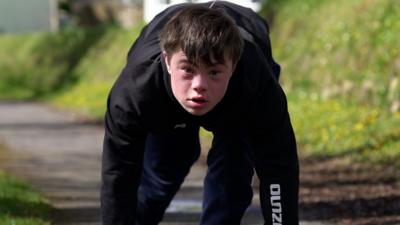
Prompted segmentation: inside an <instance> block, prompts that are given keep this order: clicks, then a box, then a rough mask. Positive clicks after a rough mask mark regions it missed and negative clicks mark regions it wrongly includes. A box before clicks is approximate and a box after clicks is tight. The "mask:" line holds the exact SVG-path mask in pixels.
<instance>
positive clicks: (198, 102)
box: [189, 97, 208, 106]
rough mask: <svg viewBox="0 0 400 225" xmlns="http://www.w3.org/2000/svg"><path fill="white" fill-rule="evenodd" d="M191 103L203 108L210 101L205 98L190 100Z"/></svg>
mask: <svg viewBox="0 0 400 225" xmlns="http://www.w3.org/2000/svg"><path fill="white" fill-rule="evenodd" d="M189 101H190V102H192V103H193V104H194V106H203V105H205V104H206V103H207V102H208V100H207V99H206V98H204V97H194V98H190V99H189Z"/></svg>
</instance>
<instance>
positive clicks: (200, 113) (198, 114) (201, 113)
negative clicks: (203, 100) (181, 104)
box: [186, 109, 210, 116]
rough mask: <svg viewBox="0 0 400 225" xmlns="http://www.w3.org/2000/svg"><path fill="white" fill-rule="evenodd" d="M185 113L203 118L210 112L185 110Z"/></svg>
mask: <svg viewBox="0 0 400 225" xmlns="http://www.w3.org/2000/svg"><path fill="white" fill-rule="evenodd" d="M186 111H187V112H188V113H190V114H192V115H193V116H204V115H205V114H207V113H208V112H209V111H210V110H193V109H186Z"/></svg>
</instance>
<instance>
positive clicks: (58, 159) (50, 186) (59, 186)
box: [0, 102, 400, 225]
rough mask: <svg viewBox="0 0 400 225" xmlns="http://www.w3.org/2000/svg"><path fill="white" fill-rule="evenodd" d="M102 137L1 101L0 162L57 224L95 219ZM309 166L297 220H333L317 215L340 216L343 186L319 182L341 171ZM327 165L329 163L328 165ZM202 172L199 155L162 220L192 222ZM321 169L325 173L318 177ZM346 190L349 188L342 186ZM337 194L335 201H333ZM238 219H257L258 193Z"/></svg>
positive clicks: (70, 117)
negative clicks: (41, 200) (40, 198)
mask: <svg viewBox="0 0 400 225" xmlns="http://www.w3.org/2000/svg"><path fill="white" fill-rule="evenodd" d="M102 136H103V129H102V126H100V125H98V124H97V125H96V124H93V123H90V122H85V121H84V120H82V119H81V118H79V117H77V116H76V115H74V114H67V113H63V112H60V111H56V110H54V109H52V108H49V107H48V106H45V105H42V104H38V103H27V102H19V103H15V102H3V103H1V102H0V144H1V146H3V147H1V146H0V167H1V168H2V169H6V170H8V171H10V172H12V173H13V174H15V175H17V176H19V177H21V178H23V179H26V180H28V181H29V182H31V183H32V184H33V186H34V188H36V189H37V190H39V191H41V192H43V193H44V194H45V196H47V197H48V198H49V199H50V202H51V204H52V205H53V206H54V207H55V209H56V210H55V213H54V219H55V224H56V225H98V224H99V223H100V222H99V217H100V216H99V182H100V176H99V175H100V172H99V171H100V159H101V143H102ZM310 165H312V163H310V164H307V165H306V166H305V170H304V171H305V172H304V173H303V174H302V177H303V183H304V186H305V188H302V189H301V196H302V199H303V200H302V205H301V217H302V219H303V220H307V221H303V222H302V223H301V224H302V225H327V224H333V223H328V222H318V220H328V219H334V218H335V217H337V215H339V214H337V211H338V213H341V214H343V212H347V211H346V210H348V209H350V208H351V207H352V205H351V204H345V205H341V202H345V201H344V200H346V197H343V196H345V195H344V194H343V193H342V192H343V190H342V189H338V190H339V193H342V194H338V193H336V192H335V193H336V195H335V194H332V192H330V191H329V190H330V189H329V187H324V183H320V182H327V183H328V185H331V186H332V183H333V187H334V188H340V185H341V184H340V183H335V179H336V178H335V177H334V176H332V174H334V173H335V174H340V171H336V172H335V169H336V166H335V162H322V164H319V167H318V166H317V167H315V166H314V167H313V166H310ZM329 166H331V167H332V168H331V170H329ZM326 168H328V169H326ZM325 170H329V171H325ZM204 172H205V167H204V165H203V164H202V161H201V160H200V161H199V162H198V163H197V164H196V165H195V166H194V167H193V168H192V171H191V172H190V174H189V177H188V178H187V180H186V181H185V183H184V185H183V187H182V189H181V191H180V192H179V193H178V195H177V196H176V198H175V200H174V201H173V203H172V204H171V206H170V207H169V208H168V211H167V214H166V216H165V221H164V223H163V225H179V224H180V225H183V224H186V225H194V224H196V221H198V218H199V212H200V207H201V205H200V204H201V203H200V202H201V200H200V199H201V192H202V179H203V177H204ZM328 172H329V173H328ZM330 172H332V174H331V173H330ZM344 173H348V171H347V172H346V171H345V172H344ZM324 174H326V175H329V174H330V175H329V176H327V177H322V178H321V177H318V176H321V175H322V176H323V175H324ZM342 178H343V177H342ZM396 179H397V178H396ZM396 179H395V180H394V181H393V180H390V179H389V180H387V183H388V185H386V186H380V187H381V189H376V190H375V189H373V190H371V192H374V193H381V194H380V195H379V194H378V195H379V196H380V197H382V193H386V192H385V190H389V189H390V190H391V193H396V194H398V195H396V196H397V197H395V198H393V199H392V201H396V202H397V200H399V199H400V198H399V196H400V193H397V192H396V190H395V189H396V186H395V185H394V184H393V182H394V183H396V181H397V180H396ZM377 182H379V180H378V181H377ZM385 188H386V189H385ZM349 190H350V191H351V189H348V190H347V191H349ZM352 191H353V192H355V191H354V190H352ZM353 197H354V198H355V196H353ZM383 197H384V196H383ZM337 199H339V200H340V201H335V200H337ZM342 200H343V201H342ZM362 203H363V202H361V203H360V204H362ZM389 203H390V202H389ZM392 203H393V202H392ZM377 204H378V203H377ZM378 206H379V205H378ZM346 207H350V208H346ZM397 209H400V206H398V204H397V205H396V204H395V207H394V208H392V209H391V210H397ZM350 210H351V209H350ZM384 212H386V211H384ZM335 213H336V214H335ZM351 215H352V214H351V213H350V216H349V215H345V216H344V217H343V218H344V220H342V222H343V221H352V220H346V218H348V217H351ZM384 215H385V217H384V218H389V219H388V220H389V222H390V221H392V222H393V221H394V222H393V223H386V224H400V219H399V220H397V218H398V217H397V216H396V215H397V214H396V213H393V212H392V211H390V213H387V212H386V214H384ZM367 216H368V214H367ZM367 216H364V217H367ZM339 218H342V217H339ZM391 218H392V220H390V219H391ZM393 218H394V219H393ZM336 219H337V218H336ZM313 221H314V222H313ZM396 221H397V222H399V223H397V222H396ZM342 222H341V223H342ZM243 224H245V225H250V224H261V217H260V213H259V210H258V205H257V196H256V198H255V201H254V204H253V205H252V206H251V207H250V209H249V211H248V213H247V214H246V217H245V219H244V222H243ZM339 224H340V223H339ZM349 224H351V223H349ZM359 224H369V223H359ZM371 224H379V223H371Z"/></svg>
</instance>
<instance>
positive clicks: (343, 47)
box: [264, 0, 400, 169]
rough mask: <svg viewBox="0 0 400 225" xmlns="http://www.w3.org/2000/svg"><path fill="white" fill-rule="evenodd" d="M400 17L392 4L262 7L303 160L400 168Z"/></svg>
mask: <svg viewBox="0 0 400 225" xmlns="http://www.w3.org/2000/svg"><path fill="white" fill-rule="evenodd" d="M354 12H357V13H354ZM399 13H400V5H399V4H397V1H395V0H388V1H379V0H360V1H345V0H338V1H334V2H333V1H325V0H308V1H296V0H282V1H269V2H268V3H267V4H266V5H265V7H264V15H265V16H266V17H267V18H269V20H270V21H272V22H273V24H272V29H271V42H272V47H273V53H274V56H275V58H276V60H277V61H278V62H279V63H280V64H281V66H282V76H281V78H282V80H281V82H282V85H283V87H284V89H285V90H286V93H287V94H288V99H289V108H290V111H291V116H292V120H293V126H294V129H295V132H296V135H297V140H298V143H299V147H300V148H299V149H300V155H301V156H302V157H346V158H349V157H350V159H351V160H355V161H361V162H365V163H379V164H385V165H390V166H392V165H395V166H396V167H397V168H399V169H400V128H399V127H400V114H399V113H400V82H399V81H400V80H399V74H400V57H399V55H400V52H399V49H400V39H399V38H397V37H398V36H400V21H399V20H398V14H399Z"/></svg>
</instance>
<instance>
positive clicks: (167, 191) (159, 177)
mask: <svg viewBox="0 0 400 225" xmlns="http://www.w3.org/2000/svg"><path fill="white" fill-rule="evenodd" d="M198 131H199V128H198V127H194V128H191V127H188V128H185V129H180V130H178V131H176V132H175V133H173V134H168V135H159V134H149V135H148V137H147V140H146V149H145V153H144V164H143V174H142V180H141V184H140V186H139V191H138V208H137V225H156V224H158V223H159V222H160V221H161V220H162V217H163V215H164V212H165V210H166V208H167V207H168V205H169V203H170V202H171V200H172V198H173V197H174V195H175V194H176V192H177V191H178V190H179V188H180V186H181V184H182V183H183V180H184V178H185V176H186V175H187V174H188V173H189V170H190V167H191V166H192V165H193V163H194V162H195V161H196V160H197V159H198V157H199V154H200V143H199V138H198Z"/></svg>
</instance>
